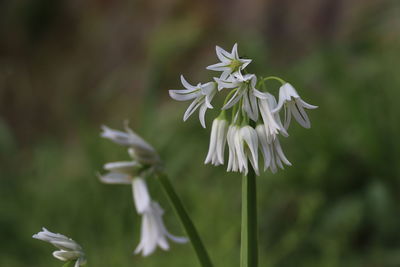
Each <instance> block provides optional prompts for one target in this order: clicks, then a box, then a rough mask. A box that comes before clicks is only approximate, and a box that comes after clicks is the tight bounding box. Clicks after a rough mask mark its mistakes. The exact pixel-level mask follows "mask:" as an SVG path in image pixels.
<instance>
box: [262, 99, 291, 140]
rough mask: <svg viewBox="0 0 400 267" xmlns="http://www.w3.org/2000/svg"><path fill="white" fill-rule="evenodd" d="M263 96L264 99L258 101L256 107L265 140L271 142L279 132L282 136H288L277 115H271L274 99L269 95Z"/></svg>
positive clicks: (274, 104) (274, 103) (274, 105)
mask: <svg viewBox="0 0 400 267" xmlns="http://www.w3.org/2000/svg"><path fill="white" fill-rule="evenodd" d="M265 95H266V98H264V99H259V100H258V105H259V107H260V113H261V117H262V119H263V122H264V127H265V133H266V138H267V140H268V142H271V141H272V140H273V139H275V137H276V135H277V134H278V133H279V132H281V133H282V135H283V136H288V133H287V132H286V129H285V128H284V127H283V126H282V123H281V119H280V117H279V113H275V114H274V113H272V110H273V109H274V108H275V107H276V100H275V97H274V96H273V95H271V94H270V93H265Z"/></svg>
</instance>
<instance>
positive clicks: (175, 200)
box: [157, 173, 213, 267]
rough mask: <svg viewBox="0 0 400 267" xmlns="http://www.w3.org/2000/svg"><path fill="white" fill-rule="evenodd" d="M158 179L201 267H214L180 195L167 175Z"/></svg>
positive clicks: (159, 175) (160, 175)
mask: <svg viewBox="0 0 400 267" xmlns="http://www.w3.org/2000/svg"><path fill="white" fill-rule="evenodd" d="M157 177H158V180H159V181H160V183H161V185H162V187H163V189H164V192H165V193H166V195H167V196H168V199H169V201H170V202H171V204H172V207H173V208H174V210H175V212H176V214H177V215H178V217H179V220H180V221H181V223H182V226H183V228H184V229H185V232H186V234H187V235H188V237H189V239H190V241H191V243H192V246H193V248H194V250H195V252H196V254H197V258H198V259H199V261H200V264H201V266H202V267H212V266H213V265H212V263H211V260H210V257H209V256H208V253H207V251H206V248H205V247H204V245H203V242H202V241H201V239H200V236H199V234H198V232H197V230H196V228H195V226H194V224H193V222H192V220H191V219H190V217H189V215H188V214H187V212H186V210H185V208H184V207H183V205H182V202H181V201H180V199H179V197H178V195H177V194H176V192H175V190H174V188H173V187H172V184H171V183H170V181H169V179H168V177H167V175H165V174H162V173H160V174H158V175H157Z"/></svg>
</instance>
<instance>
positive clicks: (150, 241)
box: [99, 126, 186, 256]
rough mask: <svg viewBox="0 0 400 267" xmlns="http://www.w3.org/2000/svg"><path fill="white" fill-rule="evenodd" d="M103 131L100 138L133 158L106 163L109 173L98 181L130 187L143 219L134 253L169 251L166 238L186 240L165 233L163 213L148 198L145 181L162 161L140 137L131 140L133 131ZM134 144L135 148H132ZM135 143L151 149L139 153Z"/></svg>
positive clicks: (178, 240) (147, 253)
mask: <svg viewBox="0 0 400 267" xmlns="http://www.w3.org/2000/svg"><path fill="white" fill-rule="evenodd" d="M104 129H105V130H104ZM129 130H130V129H129ZM103 131H106V134H103V137H105V138H109V139H111V140H113V141H114V142H116V143H118V144H123V145H125V146H128V153H129V154H130V155H131V157H132V161H119V162H111V163H106V164H105V165H104V169H105V170H107V171H108V172H107V173H106V174H104V175H99V179H100V181H101V182H103V183H106V184H130V185H131V186H132V195H133V202H134V205H135V208H136V211H137V213H138V214H139V215H141V216H142V234H141V240H140V244H139V246H138V248H137V249H136V251H135V252H136V253H138V252H140V251H142V252H143V253H142V254H143V256H147V255H150V254H151V253H153V252H154V251H155V249H156V247H157V246H160V247H161V248H163V249H168V242H167V241H166V239H165V236H167V237H169V238H170V239H171V240H173V241H176V242H180V243H182V242H183V241H186V238H183V237H182V238H180V237H174V236H172V235H171V234H169V233H168V231H167V230H166V229H165V226H164V223H163V221H162V214H163V210H162V209H161V207H160V206H159V204H158V203H156V202H154V201H153V200H152V199H151V197H150V194H149V190H148V188H147V184H146V180H145V178H147V177H150V176H152V175H154V174H155V173H156V172H157V170H158V167H159V164H160V161H161V160H160V159H159V157H158V154H157V153H156V151H155V150H154V149H153V148H152V147H151V146H150V145H149V144H147V143H146V142H145V141H144V140H143V139H142V138H140V137H139V136H137V135H135V134H134V138H133V137H132V135H131V133H133V131H132V130H130V132H128V133H124V132H119V131H115V130H111V129H110V128H108V127H105V126H104V127H103ZM133 139H134V140H135V142H133ZM138 140H140V142H139V141H138ZM133 143H135V145H132V144H133ZM138 144H141V145H142V146H143V144H146V146H147V148H151V150H150V149H147V150H144V151H145V152H146V151H147V152H146V153H142V150H140V149H139V148H138ZM138 154H139V155H140V156H138Z"/></svg>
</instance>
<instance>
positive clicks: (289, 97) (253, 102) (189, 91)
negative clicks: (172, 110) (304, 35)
mask: <svg viewBox="0 0 400 267" xmlns="http://www.w3.org/2000/svg"><path fill="white" fill-rule="evenodd" d="M216 52H217V57H218V59H219V60H220V62H219V63H217V64H214V65H211V66H208V67H207V69H209V70H213V71H221V72H222V74H221V75H220V77H214V81H215V84H214V88H213V90H210V92H211V91H212V92H213V95H212V96H214V94H216V93H219V92H220V91H222V90H223V89H225V90H224V91H228V92H227V95H226V97H225V101H224V102H223V105H222V107H221V110H222V111H221V115H220V116H222V114H223V116H222V117H223V118H224V119H223V120H222V119H221V118H222V117H221V118H220V117H217V118H216V119H215V120H214V121H213V124H212V129H211V135H210V143H209V149H208V154H207V157H206V159H205V163H206V164H207V163H211V164H213V165H215V166H217V165H222V164H224V149H225V144H226V143H227V144H228V149H229V160H228V164H227V171H234V172H241V173H244V174H247V172H248V171H249V169H250V166H249V162H250V164H251V165H252V167H253V169H254V171H255V173H256V174H257V175H259V167H258V157H259V155H258V150H261V152H262V155H263V157H264V170H267V169H269V170H271V171H272V172H276V171H277V169H278V168H281V169H283V167H284V165H291V163H290V162H289V160H288V159H287V158H286V156H285V154H284V153H283V150H282V148H281V145H280V141H279V136H280V135H281V136H284V137H288V136H289V134H288V128H289V123H290V120H291V117H292V116H294V118H295V119H296V120H297V121H298V122H299V123H300V124H301V125H302V126H303V127H305V128H309V127H310V120H309V118H308V116H307V114H306V112H305V111H304V109H314V108H317V106H313V105H310V104H308V103H306V102H304V101H303V100H302V99H301V98H300V96H299V94H298V93H297V91H296V90H295V89H294V88H293V86H291V85H290V84H289V83H287V82H286V81H284V80H283V79H281V78H279V77H277V76H268V77H260V76H256V75H255V74H251V73H247V72H246V71H243V70H244V68H246V66H247V65H248V64H250V62H251V60H250V59H243V58H240V57H239V55H238V51H237V44H235V45H234V46H233V49H232V52H230V53H229V52H227V51H225V50H224V49H222V48H220V47H218V46H217V47H216ZM267 80H274V81H278V82H279V83H281V85H282V86H281V87H280V88H279V101H277V100H276V98H275V96H274V95H272V94H271V93H269V92H268V89H269V88H268V89H267V86H266V81H267ZM182 83H183V84H184V86H185V87H186V90H170V95H171V97H172V98H174V99H177V100H181V101H184V100H189V99H194V102H193V103H192V105H191V106H190V107H189V109H188V110H187V111H186V114H189V115H190V114H192V113H193V111H194V110H195V109H196V108H198V107H199V106H200V105H202V103H203V102H201V101H203V97H204V95H207V94H206V93H204V92H203V91H204V90H203V88H202V85H201V83H199V84H198V86H197V87H196V86H192V85H190V84H188V83H187V82H186V81H185V80H184V79H183V77H182ZM215 86H216V87H217V90H215ZM221 94H223V92H221ZM206 106H207V105H206ZM281 110H284V111H283V112H284V114H280V113H281V112H280V111H281ZM283 112H282V113H283ZM228 113H230V115H231V120H230V121H229V120H227V119H226V116H225V114H228ZM186 114H185V116H186ZM281 115H283V116H284V121H283V123H282V120H281ZM200 117H202V116H200ZM184 119H185V118H184ZM200 121H201V123H202V125H203V127H204V116H203V119H200ZM254 125H257V126H256V127H255V128H254Z"/></svg>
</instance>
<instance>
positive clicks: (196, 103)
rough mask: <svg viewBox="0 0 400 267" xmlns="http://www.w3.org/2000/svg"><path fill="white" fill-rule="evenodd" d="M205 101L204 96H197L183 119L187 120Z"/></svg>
mask: <svg viewBox="0 0 400 267" xmlns="http://www.w3.org/2000/svg"><path fill="white" fill-rule="evenodd" d="M203 102H204V96H202V97H201V98H196V99H195V100H194V101H193V102H192V103H191V104H190V105H189V107H188V108H187V109H186V111H185V114H184V115H183V121H186V120H187V119H188V118H189V117H190V116H191V115H192V114H193V113H194V112H195V111H196V110H197V109H198V108H199V107H200V106H201V105H202V104H203Z"/></svg>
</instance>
